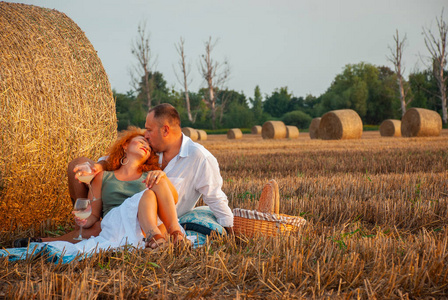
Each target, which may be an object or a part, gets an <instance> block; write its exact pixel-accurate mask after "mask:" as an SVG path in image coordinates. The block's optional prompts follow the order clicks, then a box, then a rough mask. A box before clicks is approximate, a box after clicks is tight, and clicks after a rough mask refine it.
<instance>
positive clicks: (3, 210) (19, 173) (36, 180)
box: [0, 2, 117, 228]
mask: <svg viewBox="0 0 448 300" xmlns="http://www.w3.org/2000/svg"><path fill="white" fill-rule="evenodd" d="M0 11H1V13H0V45H2V46H1V49H0V61H1V67H0V124H1V127H0V140H1V143H0V148H1V155H0V199H2V200H1V201H0V220H2V224H3V226H6V227H8V228H9V226H10V224H12V226H13V227H14V226H15V225H17V223H21V224H22V225H23V226H25V227H28V226H31V225H32V224H36V223H38V222H40V221H43V220H47V219H49V218H53V219H55V220H56V221H58V220H66V219H67V218H68V219H71V218H72V216H71V214H70V211H71V207H72V204H71V200H70V198H69V196H68V186H67V175H66V172H67V163H68V162H69V161H70V160H72V159H74V158H76V157H79V156H87V157H90V158H92V159H97V158H99V157H100V156H102V155H104V153H105V151H106V149H107V148H108V147H109V145H110V143H112V142H113V141H114V140H115V139H116V136H117V119H116V114H115V102H114V99H113V95H112V90H111V87H110V83H109V81H108V77H107V74H106V72H105V71H104V68H103V65H102V63H101V60H100V59H99V58H98V56H97V53H96V51H95V49H94V48H93V46H92V44H91V43H90V42H89V40H88V39H87V37H86V36H85V34H84V32H83V31H82V30H81V29H80V28H79V27H78V26H77V25H76V24H75V23H74V22H73V21H72V20H71V19H70V18H68V17H67V16H66V15H65V14H62V13H60V12H58V11H56V10H50V9H46V8H40V7H37V6H32V5H25V4H17V3H6V2H0ZM12 220H15V221H14V222H13V221H12Z"/></svg>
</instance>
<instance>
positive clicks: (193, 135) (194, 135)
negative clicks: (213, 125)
mask: <svg viewBox="0 0 448 300" xmlns="http://www.w3.org/2000/svg"><path fill="white" fill-rule="evenodd" d="M182 133H183V134H185V135H186V136H188V137H189V138H190V139H192V140H193V141H197V140H198V138H199V134H198V131H197V130H196V129H194V128H191V127H184V128H182Z"/></svg>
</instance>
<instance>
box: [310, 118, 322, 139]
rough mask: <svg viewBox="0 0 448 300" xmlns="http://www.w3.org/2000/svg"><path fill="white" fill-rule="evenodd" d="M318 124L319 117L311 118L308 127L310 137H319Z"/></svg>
mask: <svg viewBox="0 0 448 300" xmlns="http://www.w3.org/2000/svg"><path fill="white" fill-rule="evenodd" d="M319 124H320V118H314V119H313V120H311V124H310V128H309V129H308V131H309V133H310V138H311V139H318V138H319Z"/></svg>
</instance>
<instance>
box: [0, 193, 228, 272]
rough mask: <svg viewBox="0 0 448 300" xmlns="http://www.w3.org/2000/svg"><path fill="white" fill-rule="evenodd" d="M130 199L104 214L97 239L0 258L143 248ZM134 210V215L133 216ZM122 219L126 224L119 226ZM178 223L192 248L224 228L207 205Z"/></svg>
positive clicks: (67, 256) (36, 246) (34, 247)
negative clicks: (110, 223)
mask: <svg viewBox="0 0 448 300" xmlns="http://www.w3.org/2000/svg"><path fill="white" fill-rule="evenodd" d="M134 197H138V194H136V195H134V196H133V197H131V198H129V199H127V200H126V201H125V202H124V203H123V204H122V205H121V206H120V207H121V209H118V210H116V209H115V208H114V209H113V210H111V211H110V212H109V214H111V213H112V214H111V215H110V216H109V214H107V215H106V217H105V218H104V219H103V222H105V225H104V226H103V224H102V228H103V230H102V231H101V233H100V235H99V236H97V237H91V238H90V239H87V240H84V241H81V242H79V243H77V244H72V243H69V242H63V241H57V242H48V243H30V244H29V247H27V248H9V249H2V250H0V257H8V259H9V260H10V261H16V260H24V259H28V258H30V257H34V256H38V255H44V256H46V257H47V260H48V261H51V262H54V263H60V262H61V263H68V262H71V261H73V260H76V259H77V260H82V259H85V258H87V257H89V256H91V255H92V254H94V253H97V252H99V251H102V250H105V251H122V250H123V249H124V248H131V249H141V248H143V247H144V243H143V242H142V238H143V235H142V233H141V230H140V227H139V224H138V220H136V219H137V218H136V217H135V218H133V217H132V216H136V211H135V205H136V206H137V207H138V202H137V201H136V200H135V199H133V200H132V198H134ZM128 200H129V201H128ZM135 202H137V203H135ZM134 211H135V214H133V213H134ZM108 216H109V218H108ZM120 218H121V219H120ZM123 218H124V219H125V221H129V222H124V224H120V222H121V221H122V219H123ZM134 219H135V220H136V221H135V220H134ZM109 222H113V224H114V225H117V226H112V227H110V225H108V223H109ZM135 222H137V223H135ZM121 223H123V222H121ZM179 223H180V225H181V226H182V228H183V229H184V230H185V232H186V235H187V238H188V239H189V240H190V241H191V242H192V247H193V248H197V247H200V246H202V245H204V244H205V242H206V239H207V235H210V234H211V233H212V232H213V231H216V232H217V233H218V234H224V233H225V229H224V228H223V227H222V226H221V225H219V223H218V222H217V220H216V217H215V216H214V215H213V213H212V212H211V210H210V208H209V207H208V206H201V207H197V208H195V209H194V210H192V211H191V212H188V213H186V214H185V215H183V216H182V217H180V218H179ZM104 229H105V230H104Z"/></svg>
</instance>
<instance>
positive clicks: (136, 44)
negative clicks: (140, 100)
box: [130, 22, 157, 108]
mask: <svg viewBox="0 0 448 300" xmlns="http://www.w3.org/2000/svg"><path fill="white" fill-rule="evenodd" d="M137 33H138V35H137V37H136V38H135V40H134V41H133V42H132V45H131V52H132V54H133V55H134V57H135V58H136V59H137V65H135V66H134V67H133V68H132V70H131V72H130V73H131V83H132V86H133V87H134V89H135V90H139V89H140V88H141V89H142V91H143V95H144V96H145V98H146V104H147V105H148V108H151V100H152V99H151V95H152V92H153V90H154V79H153V76H151V74H152V70H153V69H154V68H155V62H156V60H157V57H154V56H153V53H152V51H151V47H150V46H149V38H150V34H149V33H148V32H147V31H146V23H145V22H143V23H140V24H139V25H138V29H137Z"/></svg>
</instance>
